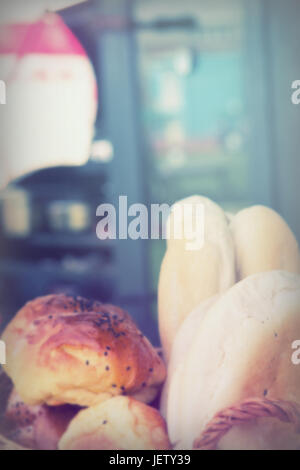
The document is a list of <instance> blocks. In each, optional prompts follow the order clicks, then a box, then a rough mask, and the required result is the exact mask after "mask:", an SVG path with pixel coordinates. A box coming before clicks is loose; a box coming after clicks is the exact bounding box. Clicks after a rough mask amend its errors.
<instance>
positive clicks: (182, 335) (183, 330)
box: [160, 295, 221, 418]
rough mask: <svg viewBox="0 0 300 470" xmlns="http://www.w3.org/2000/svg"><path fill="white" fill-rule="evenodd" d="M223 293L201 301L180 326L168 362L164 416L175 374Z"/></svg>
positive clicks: (163, 396) (162, 397) (164, 392)
mask: <svg viewBox="0 0 300 470" xmlns="http://www.w3.org/2000/svg"><path fill="white" fill-rule="evenodd" d="M220 296H221V295H215V296H213V297H210V298H209V299H207V300H204V301H203V302H201V303H200V305H199V306H198V307H196V308H195V310H193V311H192V312H191V313H190V314H189V315H188V316H187V317H186V319H185V320H184V322H183V323H182V325H181V326H180V328H179V330H178V332H177V334H176V336H175V339H174V342H173V346H172V353H171V358H170V361H169V364H168V374H167V380H166V381H165V383H164V386H163V390H162V394H161V400H160V412H161V414H162V416H164V418H165V417H166V413H167V404H168V396H169V388H170V383H171V378H172V377H173V374H174V373H175V372H176V371H177V370H178V369H180V367H181V364H182V363H184V359H185V355H186V354H187V351H188V349H189V347H190V345H191V344H193V340H194V338H195V337H196V335H197V333H198V330H199V328H200V326H201V323H202V321H203V318H204V316H205V314H206V312H207V311H208V310H209V309H210V308H211V307H212V305H213V304H214V303H215V302H216V301H217V300H218V299H219V298H220Z"/></svg>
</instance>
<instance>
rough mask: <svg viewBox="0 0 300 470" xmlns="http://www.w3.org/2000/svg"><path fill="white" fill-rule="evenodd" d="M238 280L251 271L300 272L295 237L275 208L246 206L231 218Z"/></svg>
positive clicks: (299, 256)
mask: <svg viewBox="0 0 300 470" xmlns="http://www.w3.org/2000/svg"><path fill="white" fill-rule="evenodd" d="M230 227H231V230H232V235H233V239H234V244H235V250H236V268H237V276H238V280H240V279H244V278H245V277H247V276H250V275H251V274H255V273H259V272H264V271H273V270H278V269H279V270H280V269H282V270H284V271H289V272H295V273H300V254H299V248H298V244H297V241H296V238H295V236H294V234H293V233H292V231H291V230H290V228H289V227H288V225H287V224H286V222H285V221H284V220H283V219H282V217H280V215H279V214H277V213H276V212H275V211H273V210H272V209H270V208H268V207H264V206H253V207H250V208H248V209H244V210H242V211H240V212H238V214H237V215H236V216H234V217H233V219H232V220H231V225H230Z"/></svg>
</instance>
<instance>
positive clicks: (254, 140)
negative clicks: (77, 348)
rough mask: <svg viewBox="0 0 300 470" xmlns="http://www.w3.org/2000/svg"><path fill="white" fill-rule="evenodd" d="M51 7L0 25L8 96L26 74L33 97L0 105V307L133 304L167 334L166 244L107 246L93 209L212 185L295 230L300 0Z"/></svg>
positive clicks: (159, 199) (208, 190) (213, 194)
mask: <svg viewBox="0 0 300 470" xmlns="http://www.w3.org/2000/svg"><path fill="white" fill-rule="evenodd" d="M69 3H72V2H69ZM73 3H76V2H73ZM63 6H65V5H63ZM0 10H1V6H0ZM42 15H43V12H41V11H38V12H35V16H34V18H33V17H32V16H30V15H29V17H27V18H26V19H24V18H18V19H13V20H12V19H9V20H6V23H5V22H4V23H5V24H4V26H2V32H1V34H0V79H3V80H5V81H6V82H7V81H8V88H7V103H8V104H9V98H10V96H11V97H13V91H12V90H13V89H15V90H16V89H17V88H14V87H16V82H17V81H18V80H19V88H20V89H22V90H23V95H24V96H23V95H22V99H21V102H22V106H21V104H20V96H21V95H20V94H18V93H17V92H16V93H17V96H18V99H19V101H16V103H15V107H14V108H13V109H12V111H11V114H10V119H8V118H7V115H8V114H7V113H8V112H10V111H9V108H6V107H5V106H1V113H2V121H0V123H2V132H3V134H2V136H4V135H5V136H6V138H4V137H2V142H4V140H6V141H7V146H5V145H4V146H2V147H1V145H0V148H1V166H2V169H1V173H2V178H0V181H2V191H1V193H0V312H1V315H2V317H3V318H5V319H6V320H7V319H8V318H9V317H10V316H11V315H12V314H14V313H15V311H16V309H17V308H19V307H21V306H22V305H23V304H24V302H25V301H27V300H30V299H32V298H34V297H36V296H39V295H44V294H48V293H54V292H55V293H57V292H66V293H70V294H72V295H83V296H86V297H92V298H97V299H100V300H102V301H105V302H111V303H116V304H118V305H120V306H122V307H123V308H125V309H127V310H128V311H129V312H130V313H131V315H132V316H133V317H134V318H135V319H136V321H137V322H138V324H139V325H140V327H141V328H142V329H143V331H144V332H145V333H146V334H147V335H148V336H149V337H150V338H151V340H152V341H154V342H157V341H158V336H157V325H156V289H157V282H158V274H159V267H160V263H161V260H162V257H163V254H164V250H165V242H164V241H160V240H153V241H151V240H137V241H131V240H105V241H100V240H98V239H97V237H96V224H97V222H98V221H99V220H98V219H97V217H96V208H97V206H98V205H99V204H101V203H103V202H109V203H113V204H115V205H116V207H118V198H119V195H127V196H128V204H132V203H135V202H139V203H145V204H147V205H149V204H151V203H169V204H171V203H174V202H175V201H176V200H178V199H180V198H184V197H187V196H190V195H192V194H202V195H205V196H207V197H209V198H212V199H213V200H214V201H216V202H217V203H219V204H221V205H222V207H223V208H224V209H226V210H229V211H237V210H239V209H240V208H242V207H245V206H249V205H251V204H258V203H259V204H266V205H268V206H270V207H273V208H274V209H276V210H277V211H279V212H280V214H281V215H283V216H284V217H285V219H286V220H287V222H288V223H289V225H290V226H291V228H292V229H293V230H294V232H295V234H296V236H297V238H298V240H299V239H300V216H299V180H300V158H299V144H300V137H299V128H300V106H299V107H297V105H293V104H292V102H291V95H292V90H291V84H292V82H293V81H294V80H297V79H300V61H299V45H300V28H299V20H300V2H299V0H286V1H285V2H282V0H281V1H280V0H252V1H251V2H246V1H245V0H185V1H184V2H183V1H181V0H90V1H85V2H83V3H80V4H77V5H75V6H71V7H67V8H64V9H62V10H61V9H60V10H59V12H58V13H56V14H53V16H51V15H50V16H47V17H44V18H43V16H42ZM0 16H1V15H0ZM21 16H22V15H21ZM27 16H28V15H27ZM45 18H46V19H45ZM61 20H62V21H63V22H62V21H61ZM16 37H17V38H18V40H16V39H15V38H16ZM77 40H78V41H79V42H77ZM8 42H9V44H8ZM79 43H81V45H82V46H83V49H84V50H83V49H81V45H80V44H79ZM84 51H85V52H84ZM1 55H2V59H3V61H2V68H1ZM11 56H13V57H14V58H13V60H12V58H11ZM66 56H68V57H69V60H66ZM70 56H72V57H73V56H74V57H75V58H76V60H77V62H76V60H75V59H74V60H73V59H72V60H71V57H70ZM8 58H9V60H8ZM4 59H5V63H4ZM26 59H28V63H27V62H26ZM29 59H30V60H29ZM79 59H80V60H81V62H79ZM25 62H26V64H27V65H26V67H25ZM22 64H23V65H24V67H23V68H22ZM90 64H92V67H93V68H92V67H91V66H90ZM89 67H90V68H89ZM58 71H59V74H60V75H59V77H58V75H57V74H58ZM2 75H3V76H2ZM4 75H5V76H4ZM72 80H73V81H72ZM76 80H77V81H76ZM20 83H21V84H20ZM96 84H97V86H96ZM9 87H11V88H9ZM26 87H27V88H26ZM47 87H48V88H47ZM19 88H18V89H19ZM26 90H27V91H26ZM10 93H11V94H10ZM25 95H26V96H25ZM14 96H15V95H14ZM29 96H30V100H29V98H28V97H29ZM53 97H54V99H53ZM23 98H24V99H23ZM47 100H48V101H47ZM65 100H67V101H65ZM35 103H37V104H35ZM97 103H98V106H97V105H96V104H97ZM96 108H97V112H96ZM17 109H18V111H16V110H17ZM5 113H6V114H5ZM30 113H31V115H30ZM16 116H17V117H16ZM30 116H31V117H30ZM30 119H32V122H33V124H32V123H31V121H30ZM39 126H40V127H39ZM14 132H15V134H14ZM12 143H13V148H12ZM58 147H59V148H58ZM10 155H17V156H18V158H17V159H16V158H15V161H14V157H13V156H10ZM7 175H8V176H7ZM7 178H8V180H7ZM270 237H272V234H271V233H270Z"/></svg>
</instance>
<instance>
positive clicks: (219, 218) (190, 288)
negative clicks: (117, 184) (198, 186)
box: [158, 196, 235, 360]
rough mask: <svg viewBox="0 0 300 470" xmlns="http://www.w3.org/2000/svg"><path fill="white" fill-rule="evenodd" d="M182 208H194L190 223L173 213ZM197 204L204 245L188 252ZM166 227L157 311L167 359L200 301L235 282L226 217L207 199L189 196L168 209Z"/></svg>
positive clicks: (232, 249)
mask: <svg viewBox="0 0 300 470" xmlns="http://www.w3.org/2000/svg"><path fill="white" fill-rule="evenodd" d="M184 205H188V206H191V207H192V208H194V210H193V221H192V224H191V223H189V222H188V221H187V220H186V219H185V217H184V216H183V215H182V216H180V214H179V216H178V212H176V209H177V208H178V207H180V208H182V207H183V206H184ZM197 205H202V207H203V215H204V219H203V221H202V222H203V223H204V227H203V228H204V232H203V235H204V240H203V241H204V244H203V246H201V247H199V248H198V249H194V250H189V249H187V248H188V247H187V243H188V241H189V236H190V235H191V233H192V230H193V228H194V227H196V220H195V218H196V210H195V208H196V206H197ZM175 214H176V215H175ZM167 225H168V234H169V236H170V239H169V241H168V247H167V251H166V254H165V257H164V260H163V263H162V266H161V271H160V279H159V288H158V310H159V331H160V337H161V341H162V346H163V349H164V355H165V358H166V359H167V360H168V359H169V356H170V350H171V346H172V343H173V340H174V338H175V335H176V332H177V330H178V328H179V326H180V325H181V323H182V322H183V320H184V319H185V318H186V316H187V315H188V314H189V313H190V312H191V311H192V310H193V309H194V308H195V307H197V306H198V305H199V303H200V302H201V301H203V300H205V299H207V298H209V297H211V296H214V295H215V294H217V293H220V292H224V291H226V290H227V289H228V288H229V287H230V286H232V285H233V284H234V283H235V263H234V247H233V240H232V236H231V233H230V229H229V226H228V220H227V218H226V215H225V213H224V212H223V210H222V209H221V208H220V207H219V206H218V205H217V204H215V203H214V202H212V201H210V200H209V199H207V198H204V197H201V196H193V197H190V198H187V199H184V200H182V201H180V202H178V203H177V204H175V205H174V206H173V208H172V212H171V214H170V217H169V220H168V224H167ZM178 229H181V232H182V237H181V238H180V239H176V237H175V236H174V233H175V230H178ZM179 232H180V230H179Z"/></svg>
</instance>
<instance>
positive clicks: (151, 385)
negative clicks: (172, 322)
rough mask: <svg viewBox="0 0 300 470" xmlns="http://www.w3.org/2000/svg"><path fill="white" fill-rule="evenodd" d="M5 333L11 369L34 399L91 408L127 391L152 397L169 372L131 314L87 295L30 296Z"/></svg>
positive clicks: (20, 391)
mask: <svg viewBox="0 0 300 470" xmlns="http://www.w3.org/2000/svg"><path fill="white" fill-rule="evenodd" d="M3 339H4V341H5V342H6V347H7V364H6V366H5V371H6V373H7V374H8V376H9V377H10V378H11V379H12V381H13V382H14V385H15V387H16V390H17V392H18V394H19V395H20V396H21V397H22V400H23V401H24V402H25V403H26V404H28V405H38V404H48V405H52V406H55V405H61V404H65V403H69V404H75V405H79V406H83V407H84V406H92V405H94V404H97V403H99V402H101V401H103V400H105V399H107V398H110V397H112V396H116V395H121V394H127V395H131V396H134V395H135V394H138V395H139V399H145V400H152V399H153V397H154V394H155V393H156V389H157V387H158V386H159V385H160V384H161V383H162V382H163V381H164V379H165V375H166V371H165V366H164V364H163V362H162V360H161V358H160V357H159V355H158V354H157V353H156V351H155V349H154V348H153V347H152V345H151V344H150V342H149V341H148V340H147V339H146V338H145V337H144V336H143V335H142V333H141V332H140V331H139V330H138V329H137V327H136V326H135V324H134V323H133V321H132V320H131V318H130V316H129V315H128V314H127V313H126V312H124V311H123V310H121V309H120V308H117V307H114V306H112V305H103V304H101V303H100V302H91V301H88V300H85V299H82V298H81V297H76V298H73V297H68V296H65V295H52V296H47V297H42V298H39V299H36V300H34V301H32V302H29V303H28V304H27V305H25V307H24V308H22V309H21V310H20V311H19V313H18V314H17V315H16V317H15V318H14V319H13V320H12V321H11V322H10V324H9V325H8V326H7V328H6V330H5V331H4V334H3ZM149 392H150V393H149Z"/></svg>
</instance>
